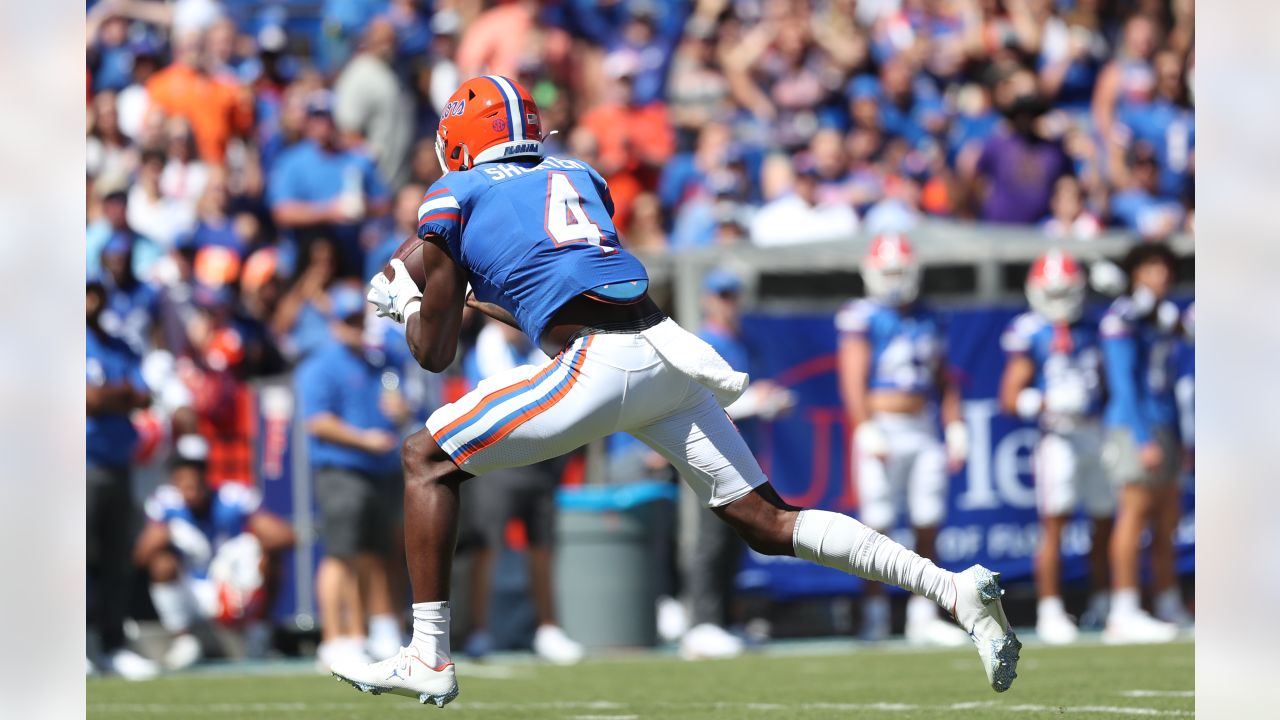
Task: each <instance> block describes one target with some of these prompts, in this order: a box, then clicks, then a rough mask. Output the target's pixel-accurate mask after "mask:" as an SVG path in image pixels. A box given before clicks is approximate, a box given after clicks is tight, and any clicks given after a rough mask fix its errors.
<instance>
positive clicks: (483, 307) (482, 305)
mask: <svg viewBox="0 0 1280 720" xmlns="http://www.w3.org/2000/svg"><path fill="white" fill-rule="evenodd" d="M467 307H469V308H474V309H475V310H476V311H477V312H480V313H483V314H484V315H487V316H488V317H491V318H493V319H494V320H497V321H498V322H500V323H502V324H503V325H510V326H511V327H513V328H515V329H517V330H519V329H520V323H518V322H516V318H515V316H514V315H512V314H511V313H509V312H507V311H506V309H505V308H503V307H502V306H501V305H495V304H493V303H488V302H483V301H481V300H477V299H476V294H475V292H474V291H473V292H469V293H467Z"/></svg>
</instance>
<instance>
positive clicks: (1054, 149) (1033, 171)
mask: <svg viewBox="0 0 1280 720" xmlns="http://www.w3.org/2000/svg"><path fill="white" fill-rule="evenodd" d="M996 106H997V107H998V108H999V109H1000V112H1001V113H1002V114H1004V116H1005V118H1006V119H1007V120H1008V123H1009V124H1008V127H1007V128H1005V129H1004V130H1003V131H1001V132H999V133H997V134H996V135H994V136H993V137H991V138H990V139H988V140H987V141H986V143H985V144H984V145H983V148H982V153H981V154H980V155H979V156H978V158H977V162H976V164H975V166H974V167H973V168H971V169H969V170H968V171H967V172H966V174H967V176H968V178H969V179H970V182H974V183H976V188H975V190H976V191H977V199H978V201H979V203H980V209H979V211H978V217H979V218H980V219H982V220H985V221H987V222H995V223H1021V224H1031V223H1035V222H1038V221H1039V220H1040V219H1042V218H1043V217H1044V216H1045V215H1047V214H1048V213H1049V200H1050V198H1051V196H1052V194H1053V187H1054V183H1056V182H1057V181H1058V178H1060V177H1062V176H1063V175H1067V174H1069V173H1071V163H1070V161H1069V159H1068V158H1067V155H1066V152H1065V151H1064V150H1063V148H1062V143H1061V142H1060V141H1059V140H1057V139H1056V138H1052V137H1050V136H1049V134H1048V133H1049V132H1050V129H1049V128H1048V124H1047V123H1046V122H1044V120H1045V115H1044V113H1045V110H1046V106H1045V103H1044V99H1043V98H1042V97H1041V96H1040V93H1039V91H1038V90H1036V81H1035V76H1034V75H1032V74H1031V73H1030V72H1028V71H1026V70H1022V69H1019V70H1015V71H1013V73H1012V74H1010V75H1009V76H1008V77H1007V78H1005V79H1004V80H1002V81H1000V83H999V84H998V86H997V88H996Z"/></svg>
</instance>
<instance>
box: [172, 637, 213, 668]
mask: <svg viewBox="0 0 1280 720" xmlns="http://www.w3.org/2000/svg"><path fill="white" fill-rule="evenodd" d="M203 656H204V650H203V649H202V648H201V647H200V641H199V640H198V639H197V638H196V636H195V635H192V634H191V633H182V634H181V635H178V636H176V637H174V638H173V642H171V643H169V649H168V651H166V652H165V654H164V666H165V668H167V669H169V670H185V669H187V668H189V667H191V666H192V665H195V664H196V663H198V662H200V658H201V657H203Z"/></svg>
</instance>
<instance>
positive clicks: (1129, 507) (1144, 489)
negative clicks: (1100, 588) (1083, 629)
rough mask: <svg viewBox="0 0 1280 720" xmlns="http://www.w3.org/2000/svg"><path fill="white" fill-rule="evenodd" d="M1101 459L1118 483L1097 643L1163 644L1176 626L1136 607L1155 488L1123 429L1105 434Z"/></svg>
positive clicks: (1140, 607) (1139, 597)
mask: <svg viewBox="0 0 1280 720" xmlns="http://www.w3.org/2000/svg"><path fill="white" fill-rule="evenodd" d="M1106 442H1107V446H1106V448H1105V449H1104V451H1103V458H1104V459H1105V461H1106V462H1107V466H1108V473H1109V474H1110V475H1111V477H1112V481H1113V482H1116V483H1117V484H1119V485H1120V492H1119V495H1118V497H1117V508H1116V521H1115V528H1114V530H1113V532H1112V536H1111V609H1110V612H1108V613H1107V626H1106V630H1105V631H1104V633H1103V639H1104V640H1105V641H1108V642H1167V641H1169V640H1172V639H1173V638H1174V637H1175V636H1176V635H1177V628H1176V627H1174V626H1172V625H1169V624H1168V623H1163V622H1160V621H1159V620H1156V619H1155V618H1153V617H1151V616H1150V615H1148V614H1147V613H1146V612H1145V611H1143V609H1142V603H1141V593H1140V590H1139V584H1138V581H1139V567H1140V555H1141V552H1142V532H1143V530H1145V529H1146V528H1147V526H1148V525H1149V524H1150V521H1151V515H1152V511H1153V510H1154V508H1155V501H1156V495H1155V487H1154V486H1153V485H1152V483H1151V477H1150V475H1149V473H1147V471H1146V470H1145V469H1144V468H1143V467H1142V463H1141V461H1140V460H1139V458H1138V448H1137V445H1136V443H1134V441H1133V436H1132V434H1130V433H1129V432H1128V431H1127V430H1124V429H1113V430H1112V431H1111V432H1109V433H1108V436H1107V440H1106Z"/></svg>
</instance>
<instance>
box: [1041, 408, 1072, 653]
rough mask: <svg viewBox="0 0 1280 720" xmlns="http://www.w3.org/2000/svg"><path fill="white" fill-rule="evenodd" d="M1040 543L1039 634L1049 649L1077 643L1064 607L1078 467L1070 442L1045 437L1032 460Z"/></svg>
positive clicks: (1046, 434)
mask: <svg viewBox="0 0 1280 720" xmlns="http://www.w3.org/2000/svg"><path fill="white" fill-rule="evenodd" d="M1033 468H1034V472H1035V487H1036V509H1037V511H1038V512H1039V515H1040V541H1039V543H1038V544H1037V546H1036V555H1035V581H1036V596H1037V602H1036V634H1037V635H1039V636H1040V639H1041V640H1043V641H1045V642H1046V643H1049V644H1050V645H1063V644H1067V643H1071V642H1074V641H1075V639H1076V637H1077V636H1078V635H1079V630H1078V629H1077V628H1076V625H1075V623H1074V622H1072V621H1071V618H1070V617H1069V616H1068V615H1067V610H1066V607H1065V606H1064V605H1063V603H1062V591H1061V582H1062V580H1061V578H1062V531H1063V528H1065V527H1066V525H1067V520H1068V519H1069V518H1070V516H1071V513H1072V512H1074V511H1075V508H1076V504H1077V503H1078V494H1077V493H1076V482H1075V478H1076V476H1077V464H1076V456H1075V452H1074V450H1073V448H1072V446H1071V444H1070V442H1069V441H1068V440H1067V439H1066V438H1064V437H1063V436H1062V435H1059V434H1057V433H1045V434H1044V435H1043V436H1042V437H1041V438H1040V442H1039V443H1037V444H1036V449H1035V454H1034V456H1033Z"/></svg>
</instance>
